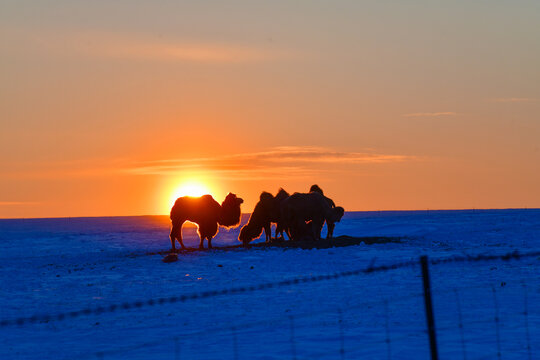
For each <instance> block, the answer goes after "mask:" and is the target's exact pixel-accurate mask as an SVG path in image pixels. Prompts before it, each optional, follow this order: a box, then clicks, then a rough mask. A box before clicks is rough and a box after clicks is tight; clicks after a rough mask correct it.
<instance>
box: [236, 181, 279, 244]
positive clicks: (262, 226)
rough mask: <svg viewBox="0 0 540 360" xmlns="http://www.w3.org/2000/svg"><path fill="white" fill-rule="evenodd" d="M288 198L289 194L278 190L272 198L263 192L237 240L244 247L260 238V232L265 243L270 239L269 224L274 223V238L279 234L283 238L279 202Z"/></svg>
mask: <svg viewBox="0 0 540 360" xmlns="http://www.w3.org/2000/svg"><path fill="white" fill-rule="evenodd" d="M287 197H289V194H288V193H287V192H286V191H285V190H283V189H279V191H278V193H277V194H276V196H275V197H274V196H272V194H270V193H269V192H266V191H263V192H262V193H261V195H260V196H259V202H258V203H257V204H256V205H255V209H253V212H252V213H251V216H250V218H249V221H248V223H247V224H246V225H244V226H243V227H242V229H241V230H240V235H239V236H238V240H240V241H242V243H243V244H244V245H247V244H249V243H250V242H251V241H253V239H256V238H258V237H259V236H261V233H262V231H263V230H264V234H265V237H266V242H270V240H271V239H272V230H271V227H270V226H271V224H272V223H276V238H277V237H278V235H279V234H281V237H283V231H284V227H283V225H282V222H281V208H280V204H281V201H282V200H284V199H286V198H287Z"/></svg>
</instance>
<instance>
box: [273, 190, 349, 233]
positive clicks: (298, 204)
mask: <svg viewBox="0 0 540 360" xmlns="http://www.w3.org/2000/svg"><path fill="white" fill-rule="evenodd" d="M344 213H345V210H344V209H343V208H342V207H340V206H338V207H335V208H332V207H331V206H330V205H329V204H328V202H327V201H326V199H325V197H324V196H323V195H321V194H320V193H318V192H309V193H307V194H305V193H294V194H293V195H291V196H289V197H288V198H287V199H285V200H283V201H282V202H281V216H282V220H283V221H284V223H285V226H286V229H287V230H288V231H289V234H290V236H291V238H292V240H300V238H301V237H302V236H303V235H304V234H305V229H304V228H305V223H306V222H308V221H311V227H312V233H313V235H314V239H315V240H320V238H321V230H322V227H323V225H324V222H325V221H327V222H332V223H336V222H339V221H340V220H341V218H342V217H343V214H344Z"/></svg>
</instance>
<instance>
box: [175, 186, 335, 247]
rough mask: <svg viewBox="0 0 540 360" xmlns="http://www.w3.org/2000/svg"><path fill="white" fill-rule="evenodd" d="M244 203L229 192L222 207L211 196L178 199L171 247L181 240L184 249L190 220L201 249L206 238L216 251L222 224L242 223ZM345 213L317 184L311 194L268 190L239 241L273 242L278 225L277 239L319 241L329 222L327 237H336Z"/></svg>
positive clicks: (242, 230)
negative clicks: (184, 229) (186, 224)
mask: <svg viewBox="0 0 540 360" xmlns="http://www.w3.org/2000/svg"><path fill="white" fill-rule="evenodd" d="M243 202H244V201H243V200H242V199H241V198H239V197H237V196H236V195H235V194H232V193H229V195H227V197H226V198H225V200H223V202H222V203H221V205H220V204H219V203H218V202H217V201H215V200H214V199H213V198H212V196H211V195H203V196H201V197H190V196H183V197H180V198H178V199H177V200H176V202H175V203H174V205H173V207H172V209H171V216H170V217H171V222H172V228H171V234H170V239H171V245H172V251H173V252H175V251H176V247H175V242H176V240H178V242H179V243H180V246H181V247H182V249H185V246H184V243H183V242H182V225H183V224H184V222H186V221H191V222H194V223H196V224H197V225H198V233H199V237H200V239H201V242H200V244H199V248H201V249H203V248H204V239H207V240H208V248H209V249H211V248H212V238H213V237H214V236H216V234H217V233H218V227H219V225H221V226H224V227H227V228H230V227H235V226H238V224H240V215H241V213H240V204H242V203H243ZM344 213H345V210H344V209H343V208H342V207H341V206H335V204H334V201H332V199H330V198H328V197H326V196H324V192H323V190H322V189H321V188H320V187H319V186H318V185H313V186H311V188H310V191H309V192H308V193H294V194H292V195H289V193H287V192H286V191H285V190H283V189H280V190H279V191H278V193H277V194H276V196H274V195H272V194H270V193H268V192H266V191H264V192H262V193H261V195H260V197H259V202H258V203H257V205H255V209H253V212H252V213H251V216H250V218H249V221H248V223H247V224H246V225H244V226H243V227H242V229H241V230H240V235H239V237H238V240H240V241H241V242H242V243H243V244H244V245H248V244H249V243H250V242H251V241H253V240H254V239H256V238H258V237H260V236H261V234H262V232H263V230H264V232H265V237H266V241H267V242H269V241H271V239H272V235H271V224H272V223H274V224H276V236H275V237H276V238H281V239H283V240H284V233H285V234H286V235H287V237H288V238H289V240H296V241H306V240H308V241H309V240H319V239H320V238H321V231H322V228H323V225H324V223H325V222H326V224H327V228H328V234H327V238H331V237H332V236H333V231H334V227H335V223H336V222H339V221H340V220H341V218H342V217H343V214H344Z"/></svg>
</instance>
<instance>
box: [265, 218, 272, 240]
mask: <svg viewBox="0 0 540 360" xmlns="http://www.w3.org/2000/svg"><path fill="white" fill-rule="evenodd" d="M264 236H265V238H266V242H270V240H272V228H271V227H270V223H268V224H264Z"/></svg>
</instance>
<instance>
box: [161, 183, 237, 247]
mask: <svg viewBox="0 0 540 360" xmlns="http://www.w3.org/2000/svg"><path fill="white" fill-rule="evenodd" d="M243 202H244V200H242V199H241V198H239V197H237V196H236V195H235V194H232V193H229V195H227V197H226V198H225V200H223V202H222V203H221V205H219V203H218V202H217V201H215V200H214V198H213V197H212V196H211V195H203V196H201V197H191V196H183V197H180V198H178V199H176V202H175V203H174V205H173V207H172V209H171V222H172V229H171V234H170V239H171V245H172V251H173V252H174V251H176V248H175V239H176V240H178V242H179V243H180V246H182V250H184V249H185V248H186V247H185V246H184V243H183V242H182V225H183V224H184V222H186V221H188V220H189V221H192V222H194V223H196V224H197V225H198V230H197V232H198V233H199V237H200V239H201V243H200V245H199V248H200V249H203V248H204V239H208V248H209V249H211V248H212V238H213V237H214V236H216V234H217V233H218V230H219V226H218V224H219V225H221V226H224V227H227V228H229V227H234V226H237V225H238V224H239V223H240V204H242V203H243Z"/></svg>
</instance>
